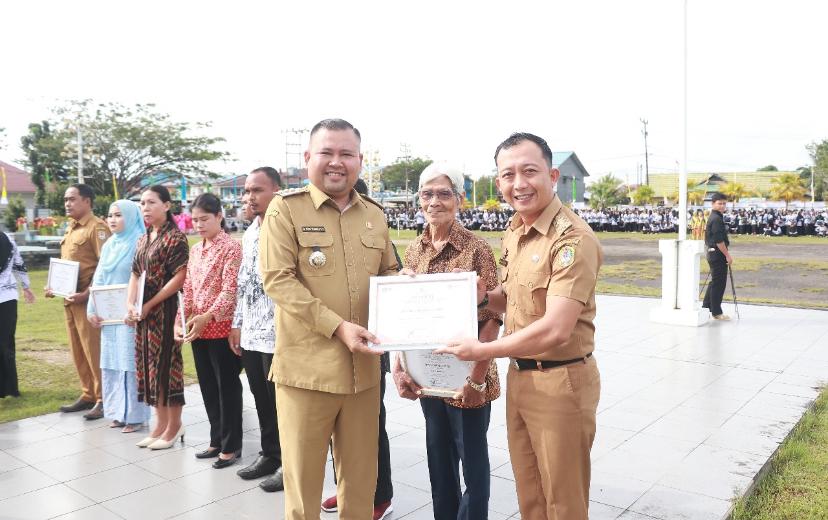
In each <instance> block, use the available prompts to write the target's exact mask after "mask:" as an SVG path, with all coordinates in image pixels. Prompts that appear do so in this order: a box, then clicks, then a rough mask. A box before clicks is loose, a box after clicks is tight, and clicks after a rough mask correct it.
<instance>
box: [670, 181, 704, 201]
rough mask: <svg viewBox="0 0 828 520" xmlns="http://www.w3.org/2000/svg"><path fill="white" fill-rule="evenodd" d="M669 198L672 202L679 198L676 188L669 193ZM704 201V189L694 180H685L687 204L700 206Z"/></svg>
mask: <svg viewBox="0 0 828 520" xmlns="http://www.w3.org/2000/svg"><path fill="white" fill-rule="evenodd" d="M669 199H670V200H671V201H673V203H675V204H678V200H679V192H678V190H676V191H674V192H673V193H672V194H670V197H669ZM702 203H704V189H701V188H699V185H698V183H697V182H696V181H690V180H688V181H687V204H691V205H693V206H701V205H702Z"/></svg>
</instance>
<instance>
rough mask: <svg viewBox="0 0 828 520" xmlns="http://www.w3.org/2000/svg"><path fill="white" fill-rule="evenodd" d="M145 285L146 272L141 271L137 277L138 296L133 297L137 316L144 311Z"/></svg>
mask: <svg viewBox="0 0 828 520" xmlns="http://www.w3.org/2000/svg"><path fill="white" fill-rule="evenodd" d="M146 284H147V272H146V271H143V272H142V273H141V276H139V277H138V294H137V295H136V296H135V312H136V313H138V316H140V315H141V312H142V311H143V310H144V286H145V285H146Z"/></svg>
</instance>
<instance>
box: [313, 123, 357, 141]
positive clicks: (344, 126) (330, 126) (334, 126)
mask: <svg viewBox="0 0 828 520" xmlns="http://www.w3.org/2000/svg"><path fill="white" fill-rule="evenodd" d="M323 128H324V129H325V130H352V131H353V132H354V134H356V136H357V139H358V140H359V141H360V142H362V135H360V133H359V130H357V129H356V127H354V125H352V124H351V123H349V122H347V121H345V120H344V119H335V118H334V119H323V120H322V121H320V122H318V123H316V124H315V125H313V128H311V132H310V136H311V137H313V134H315V133H316V132H318V131H320V130H322V129H323Z"/></svg>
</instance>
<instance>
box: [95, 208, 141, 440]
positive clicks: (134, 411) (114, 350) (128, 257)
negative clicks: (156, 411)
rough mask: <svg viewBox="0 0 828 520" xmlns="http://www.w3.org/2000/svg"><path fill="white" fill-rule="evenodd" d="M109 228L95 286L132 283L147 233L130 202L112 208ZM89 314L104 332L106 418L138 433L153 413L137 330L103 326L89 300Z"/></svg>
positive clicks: (115, 426)
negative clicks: (138, 369) (144, 398)
mask: <svg viewBox="0 0 828 520" xmlns="http://www.w3.org/2000/svg"><path fill="white" fill-rule="evenodd" d="M107 224H108V225H109V229H111V230H112V236H111V237H110V238H109V240H107V241H106V243H104V245H103V248H102V249H101V259H100V261H99V262H98V268H97V269H96V270H95V276H94V278H92V285H93V286H102V285H119V284H127V283H129V277H130V274H131V272H132V259H133V257H134V256H135V250H136V247H137V245H138V238H140V237H141V236H142V235H144V234H145V233H146V232H147V230H146V227H145V226H144V219H143V218H142V217H141V209H140V207H139V206H138V204H136V203H134V202H132V201H129V200H117V201H115V202H113V203H112V205H111V206H109V216H108V218H107ZM86 314H87V317H88V319H89V322H90V323H92V326H94V327H96V328H101V329H102V330H101V374H102V382H103V405H104V406H103V407H104V411H103V413H104V417H106V418H108V419H112V423H111V424H110V427H111V428H121V427H123V429H122V430H121V431H122V432H123V433H131V432H134V431H138V430H140V429H141V428H142V427H143V425H144V423H147V422H149V419H150V413H151V412H150V408H149V406H147V405H146V404H145V403H141V402H138V390H137V386H138V380H137V377H136V373H135V328H133V327H131V326H129V325H126V324H106V325H104V324H102V323H101V318H100V317H99V316H98V315H97V314H96V312H95V304H94V302H93V299H92V298H89V303H88V305H87V309H86Z"/></svg>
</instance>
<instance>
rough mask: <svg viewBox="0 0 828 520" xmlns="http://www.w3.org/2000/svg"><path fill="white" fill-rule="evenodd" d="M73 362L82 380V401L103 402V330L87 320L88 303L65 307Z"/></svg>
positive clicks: (72, 304)
mask: <svg viewBox="0 0 828 520" xmlns="http://www.w3.org/2000/svg"><path fill="white" fill-rule="evenodd" d="M63 313H64V315H65V316H66V332H67V333H68V334H69V347H70V348H71V350H72V360H73V361H74V362H75V368H76V369H77V370H78V378H80V384H81V391H82V392H83V394H82V395H81V399H83V400H84V401H95V402H98V401H101V330H100V329H96V328H95V327H93V326H92V324H91V323H89V320H87V319H86V303H85V302H84V303H71V304H69V305H65V306H64V307H63Z"/></svg>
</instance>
